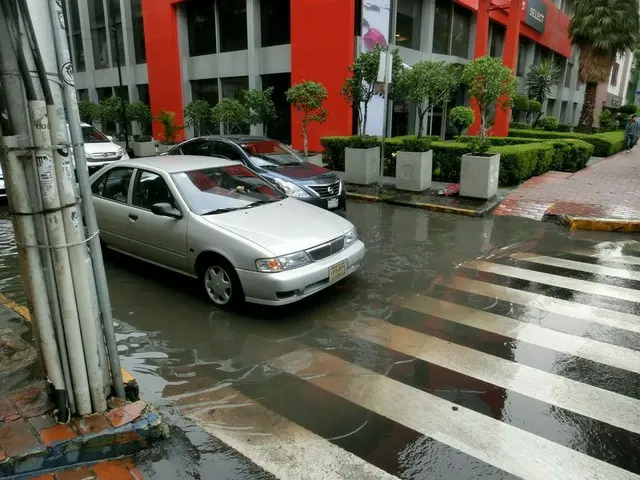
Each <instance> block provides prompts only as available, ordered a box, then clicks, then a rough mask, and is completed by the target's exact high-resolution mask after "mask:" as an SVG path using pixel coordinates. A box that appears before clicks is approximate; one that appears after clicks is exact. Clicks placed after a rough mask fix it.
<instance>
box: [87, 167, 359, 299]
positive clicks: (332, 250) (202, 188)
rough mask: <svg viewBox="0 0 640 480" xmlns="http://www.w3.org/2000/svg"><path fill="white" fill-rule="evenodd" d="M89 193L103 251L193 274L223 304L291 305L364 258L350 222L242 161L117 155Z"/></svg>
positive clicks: (340, 276) (348, 271)
mask: <svg viewBox="0 0 640 480" xmlns="http://www.w3.org/2000/svg"><path fill="white" fill-rule="evenodd" d="M91 189H92V191H93V197H94V203H95V207H96V216H97V218H98V227H99V228H100V240H101V241H102V242H103V244H104V245H105V246H106V247H108V248H111V249H113V250H117V251H120V252H122V253H125V254H127V255H131V256H133V257H136V258H139V259H141V260H145V261H147V262H150V263H154V264H156V265H159V266H162V267H165V268H168V269H171V270H174V271H177V272H180V273H183V274H185V275H189V276H191V277H196V278H199V280H200V282H201V285H202V290H203V292H204V293H205V295H206V297H207V298H208V299H209V301H210V302H212V303H214V304H215V305H218V306H220V307H223V308H228V307H232V306H234V305H236V304H238V303H241V302H243V301H247V302H251V303H259V304H264V305H285V304H288V303H293V302H296V301H298V300H301V299H302V298H305V297H307V296H309V295H312V294H314V293H316V292H319V291H320V290H323V289H325V288H327V287H328V286H329V285H332V284H333V283H335V282H337V281H339V280H341V279H343V278H344V277H346V276H348V275H351V274H352V273H354V272H355V271H356V270H357V269H358V268H359V267H360V265H361V263H362V259H363V257H364V254H365V247H364V244H363V243H362V242H361V241H360V240H358V235H357V232H356V229H355V227H354V226H353V225H352V224H351V223H350V222H349V221H347V220H346V219H344V218H342V217H340V216H338V215H336V214H334V213H331V212H329V211H327V210H323V209H321V208H318V207H316V206H313V205H310V204H308V203H305V202H302V201H300V200H297V199H295V198H289V197H287V196H286V195H285V194H284V192H283V191H281V190H280V189H279V188H278V187H276V186H274V185H273V184H271V183H269V182H267V181H266V180H265V179H263V178H262V177H260V176H259V175H258V174H256V173H255V172H253V171H251V170H249V169H248V168H247V167H246V166H244V165H243V164H242V163H240V162H232V161H229V160H226V159H222V158H216V157H213V158H212V157H198V156H192V155H181V156H166V157H147V158H140V159H134V160H129V161H122V162H118V163H115V164H113V165H111V166H108V167H105V168H104V169H102V170H100V171H99V172H98V173H96V174H94V175H93V176H92V177H91Z"/></svg>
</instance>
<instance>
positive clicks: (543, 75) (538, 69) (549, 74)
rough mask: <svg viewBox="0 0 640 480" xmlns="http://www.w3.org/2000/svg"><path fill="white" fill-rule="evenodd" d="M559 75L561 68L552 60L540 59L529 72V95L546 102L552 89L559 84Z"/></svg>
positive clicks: (527, 81) (527, 82) (527, 83)
mask: <svg viewBox="0 0 640 480" xmlns="http://www.w3.org/2000/svg"><path fill="white" fill-rule="evenodd" d="M559 76H560V68H558V66H557V65H556V64H555V63H554V62H553V61H552V60H549V59H543V60H540V61H539V62H538V63H536V64H535V65H533V66H532V67H531V69H530V70H529V73H527V80H526V85H527V93H528V94H529V97H531V98H534V99H536V100H537V101H538V102H540V103H544V101H545V100H546V99H547V98H548V97H549V95H550V94H551V89H552V88H553V87H555V86H556V85H558V79H559Z"/></svg>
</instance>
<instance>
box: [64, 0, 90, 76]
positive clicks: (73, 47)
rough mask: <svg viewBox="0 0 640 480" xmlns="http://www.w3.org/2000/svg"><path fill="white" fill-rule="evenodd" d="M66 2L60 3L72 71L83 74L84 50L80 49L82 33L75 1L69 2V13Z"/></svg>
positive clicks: (84, 67)
mask: <svg viewBox="0 0 640 480" xmlns="http://www.w3.org/2000/svg"><path fill="white" fill-rule="evenodd" d="M66 6H67V3H66V2H64V1H63V2H62V11H63V12H64V16H65V23H66V25H67V33H68V35H69V36H68V39H69V50H70V51H71V54H72V61H73V69H74V70H75V71H76V72H84V71H85V69H86V66H85V61H84V48H82V33H81V32H80V14H79V12H78V2H77V0H70V1H69V12H68V13H67V11H66ZM69 14H70V15H69Z"/></svg>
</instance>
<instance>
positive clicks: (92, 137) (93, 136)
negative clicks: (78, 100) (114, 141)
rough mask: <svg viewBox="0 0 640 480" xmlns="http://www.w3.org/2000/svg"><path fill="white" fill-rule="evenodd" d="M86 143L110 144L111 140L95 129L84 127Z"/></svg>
mask: <svg viewBox="0 0 640 480" xmlns="http://www.w3.org/2000/svg"><path fill="white" fill-rule="evenodd" d="M82 137H83V138H82V140H83V141H84V143H110V142H109V139H108V138H107V137H106V136H105V135H104V134H103V133H102V132H101V131H100V130H98V129H97V128H95V127H91V126H89V127H82Z"/></svg>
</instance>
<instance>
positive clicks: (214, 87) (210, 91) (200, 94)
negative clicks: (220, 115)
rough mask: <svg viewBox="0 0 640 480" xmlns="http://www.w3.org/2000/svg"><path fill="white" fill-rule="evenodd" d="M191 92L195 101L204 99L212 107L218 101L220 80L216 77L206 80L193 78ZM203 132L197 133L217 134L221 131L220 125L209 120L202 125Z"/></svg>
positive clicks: (198, 133)
mask: <svg viewBox="0 0 640 480" xmlns="http://www.w3.org/2000/svg"><path fill="white" fill-rule="evenodd" d="M191 94H192V98H193V101H196V100H204V101H206V102H207V103H208V104H209V105H210V106H211V107H213V106H214V105H216V104H217V103H218V99H219V98H220V97H219V94H218V80H217V79H215V78H209V79H206V80H192V81H191ZM202 130H203V131H202V132H196V134H197V135H206V134H215V133H220V125H219V124H218V123H214V122H208V123H207V124H206V125H204V126H203V127H202Z"/></svg>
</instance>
